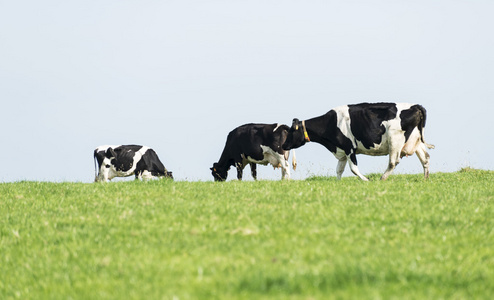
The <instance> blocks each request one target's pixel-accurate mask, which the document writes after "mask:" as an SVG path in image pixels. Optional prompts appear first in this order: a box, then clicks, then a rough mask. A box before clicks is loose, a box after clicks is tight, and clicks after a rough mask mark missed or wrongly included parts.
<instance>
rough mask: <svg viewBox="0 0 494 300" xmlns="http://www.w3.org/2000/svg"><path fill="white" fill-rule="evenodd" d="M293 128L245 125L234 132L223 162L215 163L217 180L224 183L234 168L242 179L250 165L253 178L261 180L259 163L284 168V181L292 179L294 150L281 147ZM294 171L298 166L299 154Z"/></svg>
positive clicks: (214, 168) (215, 177) (282, 172)
mask: <svg viewBox="0 0 494 300" xmlns="http://www.w3.org/2000/svg"><path fill="white" fill-rule="evenodd" d="M289 129H290V127H288V126H287V125H280V124H245V125H242V126H239V127H237V128H235V129H234V130H232V131H231V132H230V133H229V134H228V137H227V139H226V144H225V148H224V149H223V153H222V154H221V157H220V160H219V161H218V162H216V163H214V164H213V167H212V168H211V172H212V174H213V177H214V180H215V181H224V180H226V178H227V176H228V170H229V169H230V166H235V167H236V168H237V178H238V180H242V174H243V170H244V168H245V166H246V165H247V164H250V170H251V173H252V177H253V178H254V179H255V180H257V170H256V164H261V165H267V164H271V165H272V166H273V167H274V168H279V167H281V174H282V179H290V168H289V164H288V156H289V154H290V151H285V150H283V149H282V148H281V146H282V145H283V143H284V142H285V139H286V136H287V133H288V130H289ZM292 164H293V169H294V170H295V169H296V166H297V163H296V159H295V152H294V153H293V157H292Z"/></svg>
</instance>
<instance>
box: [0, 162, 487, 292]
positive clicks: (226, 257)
mask: <svg viewBox="0 0 494 300" xmlns="http://www.w3.org/2000/svg"><path fill="white" fill-rule="evenodd" d="M371 178H372V179H373V181H372V182H369V183H365V182H361V181H358V180H357V179H356V178H345V179H344V180H342V181H336V180H335V179H334V178H311V179H309V180H306V181H289V182H271V181H259V182H226V183H213V182H170V181H151V182H119V183H112V184H82V183H36V182H20V183H5V184H0V253H1V256H0V298H2V299H9V298H21V299H43V298H51V299H67V298H76V299H90V298H91V299H96V298H112V299H174V298H175V299H177V298H178V299H197V298H201V299H205V298H214V299H232V298H238V299H253V298H259V299H287V298H293V299H308V298H314V299H328V298H399V299H403V298H415V299H423V298H429V299H430V298H470V299H471V298H477V299H478V298H485V299H489V298H490V297H491V296H492V295H493V294H494V230H493V228H494V218H493V217H492V216H494V205H493V203H492V202H493V200H494V189H493V182H494V172H491V171H476V170H465V171H464V172H458V173H447V174H444V173H436V174H432V175H431V180H429V181H428V182H425V181H424V180H423V179H422V178H421V176H420V175H400V176H399V175H395V176H392V177H390V178H389V180H388V181H386V182H380V181H378V178H379V177H378V176H377V175H376V176H371Z"/></svg>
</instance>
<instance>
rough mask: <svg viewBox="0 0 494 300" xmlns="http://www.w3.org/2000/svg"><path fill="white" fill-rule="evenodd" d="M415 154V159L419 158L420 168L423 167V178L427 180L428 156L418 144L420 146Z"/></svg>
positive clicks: (423, 147) (422, 145)
mask: <svg viewBox="0 0 494 300" xmlns="http://www.w3.org/2000/svg"><path fill="white" fill-rule="evenodd" d="M415 153H416V154H417V157H418V158H419V160H420V162H421V163H422V166H423V167H424V178H425V179H427V178H429V160H430V155H429V153H427V151H426V150H425V145H424V144H420V146H419V147H418V148H417V150H416V151H415Z"/></svg>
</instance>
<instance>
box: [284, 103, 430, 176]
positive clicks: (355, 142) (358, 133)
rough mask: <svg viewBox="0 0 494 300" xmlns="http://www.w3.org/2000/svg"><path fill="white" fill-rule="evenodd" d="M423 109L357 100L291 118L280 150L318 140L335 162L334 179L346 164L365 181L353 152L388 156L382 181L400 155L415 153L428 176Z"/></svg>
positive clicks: (396, 162)
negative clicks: (307, 116)
mask: <svg viewBox="0 0 494 300" xmlns="http://www.w3.org/2000/svg"><path fill="white" fill-rule="evenodd" d="M425 119H426V111H425V108H423V107H422V106H421V105H418V104H407V103H361V104H355V105H345V106H340V107H336V108H334V109H332V110H330V111H329V112H327V113H326V114H325V115H322V116H320V117H316V118H312V119H309V120H306V121H302V122H300V121H299V120H298V119H294V120H293V124H292V127H291V128H290V131H289V132H288V136H287V139H286V141H285V143H284V144H283V149H284V150H290V149H294V148H298V147H300V146H303V145H304V144H305V143H306V142H309V141H313V142H316V143H319V144H321V145H323V146H324V147H326V148H327V149H328V150H329V151H331V152H332V153H333V154H334V155H335V157H336V159H338V165H337V167H336V174H337V176H338V179H341V175H342V174H343V171H344V170H345V166H346V163H347V162H348V164H349V165H350V169H351V170H352V172H353V173H354V174H355V175H357V176H358V177H360V179H362V180H365V181H367V180H368V179H367V178H366V177H365V176H364V175H362V174H361V173H360V171H359V169H358V168H357V157H356V155H357V154H367V155H374V156H380V155H388V154H389V165H388V168H387V170H386V171H385V172H384V174H383V175H382V177H381V179H382V180H385V179H386V178H388V176H389V175H390V174H391V172H392V171H393V169H394V168H395V167H396V165H397V164H398V163H399V161H400V158H402V157H403V156H408V155H412V154H413V153H416V154H417V157H418V158H419V160H420V162H421V163H422V166H423V167H424V176H425V178H428V177H429V154H428V153H427V151H426V148H429V149H433V148H434V146H433V145H429V144H427V143H426V142H425V140H424V127H425Z"/></svg>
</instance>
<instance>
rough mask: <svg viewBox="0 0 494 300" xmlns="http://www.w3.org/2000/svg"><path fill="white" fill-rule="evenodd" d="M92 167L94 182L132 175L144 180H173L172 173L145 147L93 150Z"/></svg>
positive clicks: (109, 147) (125, 146)
mask: <svg viewBox="0 0 494 300" xmlns="http://www.w3.org/2000/svg"><path fill="white" fill-rule="evenodd" d="M96 163H97V165H98V167H96ZM94 167H95V173H96V174H95V179H94V181H95V182H101V181H103V182H106V181H108V180H111V179H113V178H115V177H128V176H132V175H135V178H136V179H144V180H147V179H151V178H156V177H165V178H171V179H173V175H172V172H168V170H167V169H166V168H165V166H163V164H162V163H161V161H160V160H159V158H158V155H157V154H156V152H154V150H153V149H151V148H149V147H146V146H139V145H120V146H109V145H106V146H99V147H98V148H96V149H95V150H94ZM98 171H99V172H98Z"/></svg>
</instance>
